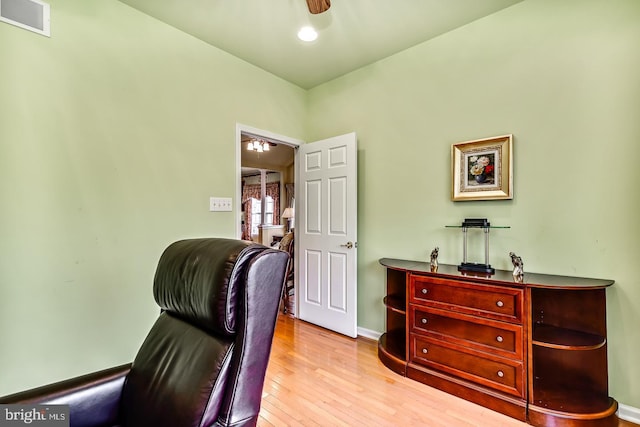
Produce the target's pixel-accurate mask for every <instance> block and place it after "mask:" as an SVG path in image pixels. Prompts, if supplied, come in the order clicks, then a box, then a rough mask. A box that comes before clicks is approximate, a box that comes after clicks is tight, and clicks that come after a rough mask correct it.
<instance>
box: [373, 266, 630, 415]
mask: <svg viewBox="0 0 640 427" xmlns="http://www.w3.org/2000/svg"><path fill="white" fill-rule="evenodd" d="M380 264H382V265H383V266H384V267H386V281H387V283H386V287H387V294H386V296H385V298H384V303H385V306H386V308H387V323H386V332H385V333H384V334H383V335H382V336H381V337H380V341H379V343H378V357H379V358H380V360H381V361H382V363H383V364H384V365H385V366H387V367H388V368H389V369H391V370H393V371H394V372H396V373H398V374H400V375H403V376H407V377H409V378H412V379H414V380H416V381H420V382H422V383H424V384H427V385H430V386H433V387H436V388H438V389H441V390H444V391H446V392H448V393H451V394H454V395H456V396H458V397H461V398H463V399H466V400H470V401H472V402H475V403H477V404H480V405H483V406H485V407H487V408H490V409H493V410H495V411H498V412H502V413H504V414H506V415H509V416H511V417H514V418H517V419H520V420H522V421H526V422H528V423H529V424H532V425H534V426H540V427H543V426H554V427H581V426H582V427H615V426H617V422H618V419H617V416H616V410H617V407H618V404H617V402H616V401H615V400H614V399H612V398H611V397H609V394H608V377H607V345H606V344H607V339H606V338H607V327H606V313H605V309H606V288H607V287H608V286H611V285H612V284H613V283H614V282H613V280H601V279H586V278H577V277H567V276H555V275H546V274H534V273H527V276H526V278H524V277H523V281H522V283H517V282H514V280H513V274H512V272H511V271H504V270H496V272H495V274H494V275H492V276H488V275H486V274H483V273H477V274H474V273H472V272H460V271H459V270H458V268H457V266H452V265H446V264H440V265H439V268H438V272H437V273H434V272H431V266H430V264H429V263H427V262H419V261H406V260H398V259H390V258H383V259H381V260H380Z"/></svg>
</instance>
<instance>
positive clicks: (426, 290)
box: [421, 289, 429, 294]
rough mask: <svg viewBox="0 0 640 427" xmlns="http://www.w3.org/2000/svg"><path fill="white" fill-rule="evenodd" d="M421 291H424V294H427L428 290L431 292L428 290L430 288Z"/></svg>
mask: <svg viewBox="0 0 640 427" xmlns="http://www.w3.org/2000/svg"><path fill="white" fill-rule="evenodd" d="M421 292H422V293H423V294H426V293H427V292H429V290H428V289H423V290H422V291H421Z"/></svg>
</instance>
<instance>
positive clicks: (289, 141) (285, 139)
mask: <svg viewBox="0 0 640 427" xmlns="http://www.w3.org/2000/svg"><path fill="white" fill-rule="evenodd" d="M243 133H250V134H251V135H255V136H257V137H263V138H266V139H269V140H273V141H275V142H277V143H278V144H284V145H288V146H289V147H293V148H294V149H295V154H294V156H293V194H294V199H295V201H296V204H297V203H298V198H297V197H295V195H296V194H297V192H298V190H297V187H298V183H297V182H296V181H297V180H298V163H299V162H298V150H297V148H298V147H299V146H300V145H302V144H304V143H305V141H303V140H301V139H296V138H291V137H289V136H285V135H279V134H277V133H274V132H270V131H267V130H264V129H258V128H255V127H252V126H248V125H245V124H242V123H236V138H235V144H236V197H235V198H236V200H235V203H234V206H235V213H236V217H235V223H236V238H237V239H240V238H241V237H242V216H241V212H242V151H241V150H242V134H243ZM294 207H295V206H294ZM293 251H294V253H295V254H297V253H298V241H297V239H296V240H294V247H293ZM294 260H295V262H296V264H297V262H298V261H297V260H298V257H297V256H296V257H294ZM297 270H298V268H297V266H294V269H293V271H294V275H293V286H294V292H295V293H296V294H297V292H298V275H297ZM296 301H297V300H296ZM292 314H293V315H294V316H297V314H298V307H297V302H296V304H295V305H294V307H293V313H292Z"/></svg>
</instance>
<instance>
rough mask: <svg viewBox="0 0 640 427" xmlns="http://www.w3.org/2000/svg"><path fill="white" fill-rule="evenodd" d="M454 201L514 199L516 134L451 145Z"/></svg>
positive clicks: (452, 195) (452, 198)
mask: <svg viewBox="0 0 640 427" xmlns="http://www.w3.org/2000/svg"><path fill="white" fill-rule="evenodd" d="M451 174H452V179H451V200H453V201H456V202H457V201H464V200H497V199H513V136H512V135H504V136H496V137H492V138H485V139H477V140H475V141H466V142H460V143H457V144H453V145H452V146H451Z"/></svg>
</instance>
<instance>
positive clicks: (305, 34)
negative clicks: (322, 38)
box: [298, 27, 318, 42]
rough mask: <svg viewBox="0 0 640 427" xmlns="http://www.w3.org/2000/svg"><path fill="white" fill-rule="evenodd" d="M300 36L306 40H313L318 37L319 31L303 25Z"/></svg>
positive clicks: (299, 32)
mask: <svg viewBox="0 0 640 427" xmlns="http://www.w3.org/2000/svg"><path fill="white" fill-rule="evenodd" d="M298 38H299V39H300V40H302V41H304V42H312V41H314V40H315V39H317V38H318V32H317V31H316V30H314V29H313V27H302V28H300V31H298Z"/></svg>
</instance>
